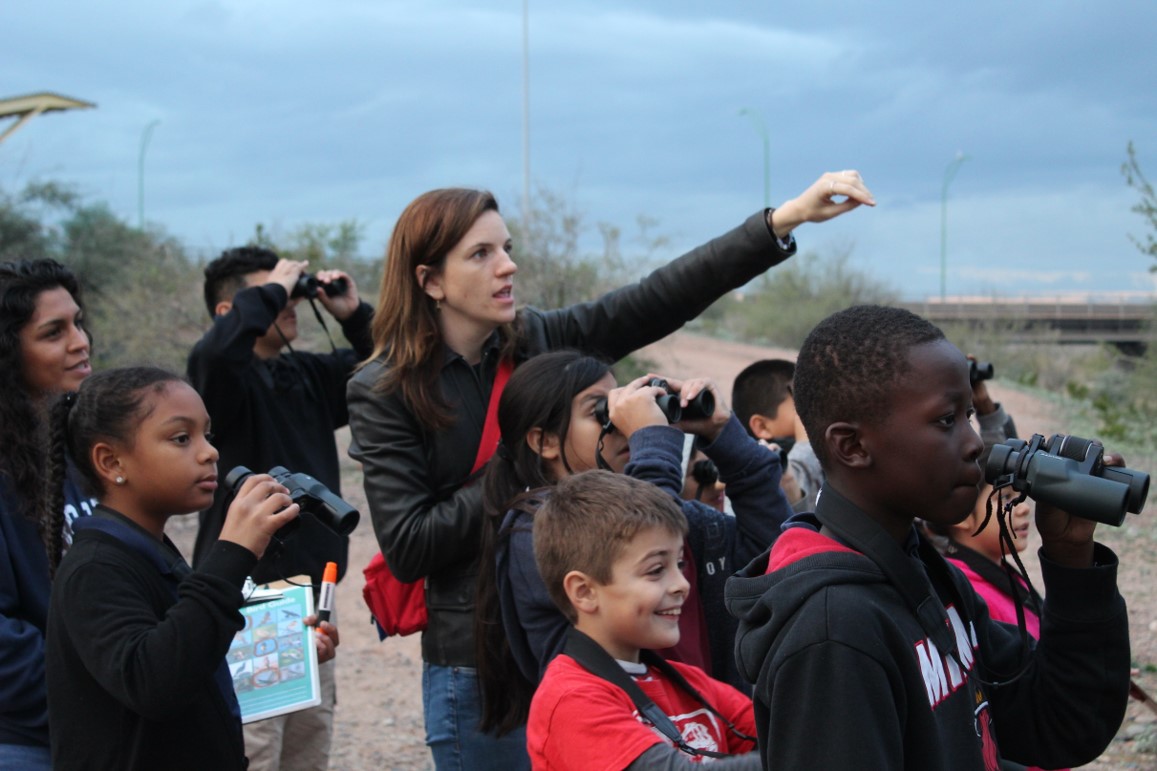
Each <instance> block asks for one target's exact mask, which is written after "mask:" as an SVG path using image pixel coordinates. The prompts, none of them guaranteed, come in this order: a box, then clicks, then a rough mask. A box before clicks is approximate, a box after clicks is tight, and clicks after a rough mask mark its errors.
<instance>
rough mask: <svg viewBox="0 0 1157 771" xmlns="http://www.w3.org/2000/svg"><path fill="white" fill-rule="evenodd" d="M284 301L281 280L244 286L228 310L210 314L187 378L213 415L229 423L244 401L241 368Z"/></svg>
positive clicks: (285, 296)
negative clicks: (224, 312) (210, 317)
mask: <svg viewBox="0 0 1157 771" xmlns="http://www.w3.org/2000/svg"><path fill="white" fill-rule="evenodd" d="M286 302H288V296H287V295H286V293H285V288H284V287H282V286H281V285H280V284H262V285H261V286H254V287H247V288H245V289H242V290H240V291H239V292H237V294H235V295H234V296H233V307H232V308H231V309H230V310H229V312H228V313H226V314H224V315H222V316H218V317H217V318H215V319H213V326H212V327H210V328H209V330H208V331H207V332H206V333H205V334H204V336H203V337H202V338H201V339H200V340H199V341H197V344H196V345H194V346H193V350H192V351H191V352H190V353H189V362H188V370H189V381H190V382H191V383H192V384H193V388H195V389H196V390H197V393H199V394H201V398H202V399H204V400H205V407H206V409H208V410H209V414H210V415H212V416H213V420H214V422H217V423H229V422H232V421H234V420H235V419H236V417H237V414H238V413H239V412H240V411H241V410H243V409H244V408H245V405H244V404H243V403H242V402H241V400H240V399H238V398H237V395H238V394H241V393H244V392H245V390H246V386H245V382H244V381H245V372H246V370H248V368H249V366H250V364H251V362H252V361H253V345H254V343H256V342H257V338H258V337H260V336H261V335H263V334H265V331H266V330H267V329H269V325H270V324H272V323H273V322H274V320H275V319H276V318H277V314H278V313H280V312H281V310H282V308H284V307H285V304H286Z"/></svg>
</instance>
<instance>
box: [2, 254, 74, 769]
mask: <svg viewBox="0 0 1157 771" xmlns="http://www.w3.org/2000/svg"><path fill="white" fill-rule="evenodd" d="M91 371H92V369H91V366H90V364H89V337H88V333H87V332H86V330H85V328H84V308H83V303H82V302H81V298H80V287H79V285H78V283H77V280H76V277H75V276H74V275H73V274H72V272H71V271H70V270H69V269H68V268H66V267H65V266H63V265H61V264H60V263H58V262H56V261H54V260H48V259H37V260H19V261H13V262H4V263H0V767H2V768H6V769H48V768H50V767H51V763H50V759H49V749H48V707H47V701H46V697H45V680H44V629H45V622H46V618H47V614H48V594H49V587H50V584H51V578H50V570H49V562H50V555H56V556H57V557H59V555H60V554H61V552H62V551H63V549H64V546H65V542H66V541H67V540H68V539H69V537H70V533H71V529H70V525H71V522H72V521H73V520H74V519H75V518H76V517H78V516H81V515H85V514H88V513H90V511H91V501H89V500H88V499H87V498H86V497H85V496H83V495H82V494H81V492H80V488H79V486H78V485H77V484H76V483H75V482H74V480H73V479H72V478H71V476H66V479H65V483H64V485H63V486H62V487H61V489H60V490H59V491H57V494H56V495H54V496H53V499H54V503H53V506H54V507H55V508H53V509H51V510H49V509H47V508H45V507H38V506H37V505H36V501H37V499H39V498H40V497H41V492H42V490H43V488H44V486H45V484H46V482H45V473H44V469H45V452H44V445H45V442H46V432H45V426H46V421H45V415H44V412H45V408H46V405H47V403H48V402H49V400H50V399H51V398H52V397H53V396H54V395H57V394H59V393H62V392H64V391H69V390H75V389H76V388H77V387H79V386H80V383H81V381H83V380H84V379H85V378H86V377H88V375H89V373H90V372H91Z"/></svg>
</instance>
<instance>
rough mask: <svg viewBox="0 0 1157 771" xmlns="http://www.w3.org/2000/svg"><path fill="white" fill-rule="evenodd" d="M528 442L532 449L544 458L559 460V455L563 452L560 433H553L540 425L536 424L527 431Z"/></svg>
mask: <svg viewBox="0 0 1157 771" xmlns="http://www.w3.org/2000/svg"><path fill="white" fill-rule="evenodd" d="M526 443H527V444H528V445H530V449H532V450H534V452H535V453H536V454H538V455H539V456H541V457H542V459H543V460H558V458H559V455H560V454H561V453H562V448H561V447H560V446H559V441H558V435H557V434H552V433H550V432H549V431H543V430H542V429H541V428H539V427H538V426H535V427H534V428H532V429H530V431H528V432H527V433H526Z"/></svg>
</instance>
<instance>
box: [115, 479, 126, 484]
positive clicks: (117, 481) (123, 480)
mask: <svg viewBox="0 0 1157 771" xmlns="http://www.w3.org/2000/svg"><path fill="white" fill-rule="evenodd" d="M116 483H117V484H118V485H123V484H124V483H125V478H124V477H117V478H116Z"/></svg>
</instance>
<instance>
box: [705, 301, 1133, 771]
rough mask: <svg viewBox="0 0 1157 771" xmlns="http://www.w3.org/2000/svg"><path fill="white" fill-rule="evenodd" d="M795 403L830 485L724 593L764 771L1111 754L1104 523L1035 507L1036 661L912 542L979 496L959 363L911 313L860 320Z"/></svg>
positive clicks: (807, 360)
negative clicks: (1040, 597) (734, 622)
mask: <svg viewBox="0 0 1157 771" xmlns="http://www.w3.org/2000/svg"><path fill="white" fill-rule="evenodd" d="M795 399H796V408H797V410H798V412H799V415H800V418H801V419H802V420H803V423H804V426H805V428H806V429H807V433H808V436H810V437H812V438H813V440H814V443H813V444H814V449H815V451H816V455H817V456H818V457H819V459H820V462H821V463H822V465H823V468H824V472H825V474H826V475H827V481H826V482H825V484H824V487H823V489H822V492H821V495H820V499H819V503H818V505H817V507H816V512H815V514H810V515H809V514H801V515H797V516H796V517H793V518H792V519H791V520H789V521H788V523H787V525H785V530H784V533H783V534H782V535H781V536H780V538H779V540H778V541H777V542H776V544H775V546H774V547H773V548H772V550H771V552H770V554H769V555H766V556H763V557H760V558H759V559H757V560H756V561H755V562H753V563H752V564H751V565H749V566H747V568H745V569H744V570H743V571H741V573H740V574H739V575H738V576H736V577H733V578H732V579H731V580H730V581H729V583H728V586H727V598H728V599H727V602H728V609H729V610H730V611H731V612H732V614H733V615H735V616H736V617H738V618H739V620H740V632H739V638H738V641H737V656H738V659H739V665H740V669H741V671H743V672H744V675H745V677H747V678H748V679H749V680H750V681H751V682H752V683H754V684H755V695H754V699H755V713H756V723H757V725H758V729H759V749H760V755H761V756H762V758H763V762H764V767H765V768H772V769H780V768H789V769H795V768H825V769H852V768H855V769H863V768H873V769H875V768H880V769H884V768H887V769H899V768H913V769H922V770H923V769H989V770H991V771H996V769H998V768H1000V767H1001V762H1002V758H1003V759H1007V760H1013V761H1015V762H1017V763H1027V764H1034V765H1040V766H1043V767H1047V768H1056V767H1060V766H1066V765H1073V766H1075V765H1080V764H1083V763H1087V762H1089V761H1090V760H1092V759H1093V758H1095V757H1096V756H1097V755H1099V754H1100V753H1101V751H1102V750H1103V749H1104V748H1105V746H1106V745H1107V744H1108V743H1109V741H1110V740H1111V739H1112V738H1113V735H1114V734H1115V732H1116V730H1117V728H1118V726H1119V725H1120V723H1121V719H1122V717H1123V715H1124V709H1125V703H1126V700H1127V698H1128V688H1129V636H1128V618H1127V615H1126V612H1125V603H1124V600H1122V599H1121V596H1120V594H1119V593H1118V592H1117V587H1116V570H1117V558H1116V556H1115V555H1114V554H1113V553H1112V552H1111V551H1110V550H1109V549H1107V548H1106V547H1104V546H1102V545H1100V544H1095V543H1094V541H1093V529H1094V527H1095V523H1093V522H1090V521H1087V520H1083V519H1079V518H1077V517H1072V516H1070V515H1069V514H1067V513H1065V512H1064V511H1061V510H1059V509H1056V508H1054V507H1051V506H1046V505H1045V504H1043V503H1039V502H1038V505H1037V527H1038V529H1039V531H1040V533H1041V541H1042V548H1041V568H1042V573H1043V576H1044V583H1045V586H1046V588H1047V595H1048V598H1049V602H1048V603H1047V604H1046V605H1045V608H1044V614H1043V619H1042V624H1041V637H1040V642H1039V644H1038V645H1037V646H1036V647H1035V648H1033V647H1032V644H1031V643H1030V642H1029V641H1028V639H1027V637H1025V636H1022V635H1021V634H1019V633H1018V630H1017V629H1016V628H1015V627H1010V626H1007V625H1004V624H1000V623H997V622H994V621H992V620H991V619H990V618H989V615H988V610H987V608H986V606H985V605H984V603H983V602H982V601H981V600H980V599H979V598H978V597H977V595H976V594H975V592H974V591H973V590H972V589H971V587H970V585H969V584H968V582H967V580H966V579H965V578H964V577H963V575H961V574H960V573H959V571H956V570H955V569H953V568H950V567H949V566H948V565H947V564H946V563H945V562H944V561H943V559H942V558H941V557H940V556H939V555H938V554H937V553H936V552H935V550H934V549H932V548H931V546H930V545H929V544H928V543H927V542H926V541H924V540H923V538H921V537H920V536H919V534H918V533H917V531H916V529H915V528H914V527H913V520H914V519H915V518H917V517H919V518H922V519H924V520H927V521H930V522H933V523H938V524H943V525H951V524H955V523H957V522H959V521H961V520H962V519H964V518H965V517H966V516H968V514H969V512H971V510H972V506H973V504H974V502H975V500H976V496H977V491H978V486H979V485H980V483H981V479H982V476H981V470H980V467H979V465H978V463H977V459H978V457H979V456H980V453H981V450H982V448H983V445H982V442H981V440H980V437H979V436H977V434H976V432H975V431H974V430H973V429H972V427H971V425H970V423H969V417H970V416H971V414H972V389H971V386H970V383H969V377H968V361H967V360H966V359H965V357H964V355H963V354H961V353H960V351H959V350H957V349H956V347H955V346H953V345H952V344H951V343H949V342H948V341H947V340H946V339H945V338H944V335H943V333H942V332H941V331H940V330H939V329H937V328H936V327H935V326H934V325H932V324H930V323H929V322H927V321H925V320H924V319H922V318H920V317H919V316H916V315H915V314H912V313H909V312H908V311H905V310H901V309H896V308H885V307H880V306H859V307H855V308H850V309H848V310H845V311H841V312H839V313H836V314H834V315H832V316H830V317H828V318H827V319H825V320H824V321H823V322H821V323H820V324H819V325H818V326H817V327H816V328H815V329H814V330H813V331H812V332H811V334H809V335H808V338H807V340H806V341H805V342H804V345H803V348H802V349H801V350H800V354H799V358H798V360H797V364H796V372H795ZM1109 457H1110V456H1106V458H1109ZM1113 462H1115V463H1119V462H1120V458H1119V457H1116V458H1114V459H1113Z"/></svg>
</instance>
